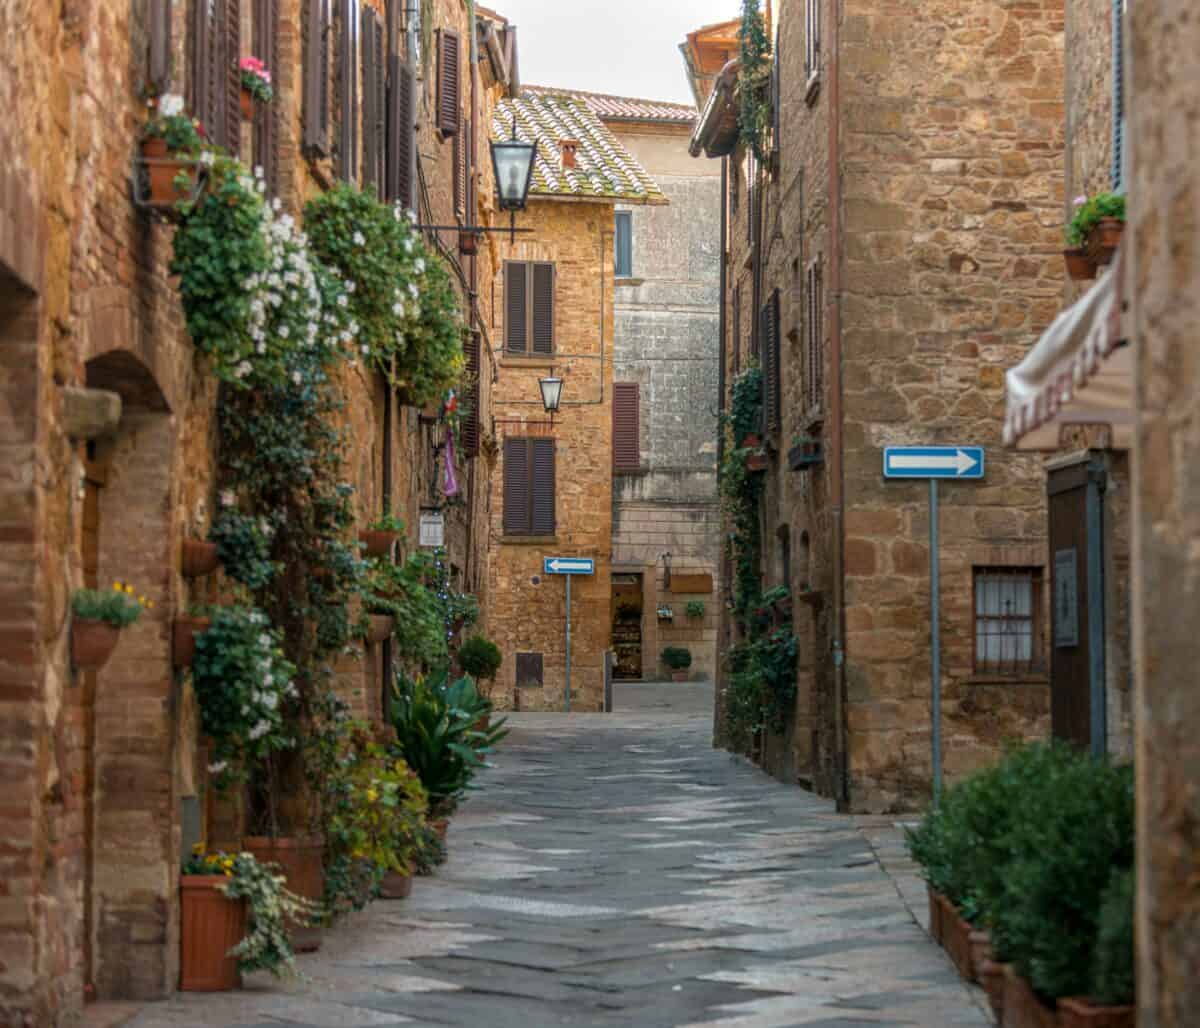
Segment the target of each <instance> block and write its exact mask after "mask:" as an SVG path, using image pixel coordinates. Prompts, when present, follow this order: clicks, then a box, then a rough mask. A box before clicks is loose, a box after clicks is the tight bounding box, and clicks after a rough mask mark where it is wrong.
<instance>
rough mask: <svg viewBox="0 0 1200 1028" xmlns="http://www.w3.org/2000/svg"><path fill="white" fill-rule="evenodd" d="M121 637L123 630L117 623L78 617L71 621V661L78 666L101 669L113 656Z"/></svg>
mask: <svg viewBox="0 0 1200 1028" xmlns="http://www.w3.org/2000/svg"><path fill="white" fill-rule="evenodd" d="M120 638H121V630H120V629H119V628H118V627H117V626H116V625H112V624H109V623H108V622H107V621H95V620H93V619H91V618H80V617H77V618H75V619H74V620H72V622H71V662H72V663H73V664H74V665H75V666H76V667H78V668H86V669H87V670H89V671H96V670H99V669H100V668H102V667H104V665H105V664H106V663H107V662H108V658H109V657H111V656H112V651H113V650H114V649H116V646H117V640H118V639H120Z"/></svg>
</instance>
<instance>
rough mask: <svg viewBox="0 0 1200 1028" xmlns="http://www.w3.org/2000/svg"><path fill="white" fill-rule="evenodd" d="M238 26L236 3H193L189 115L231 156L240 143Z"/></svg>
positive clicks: (212, 0) (227, 0)
mask: <svg viewBox="0 0 1200 1028" xmlns="http://www.w3.org/2000/svg"><path fill="white" fill-rule="evenodd" d="M241 26H242V11H241V4H240V3H239V0H193V3H192V113H193V114H194V115H195V116H196V117H197V118H199V119H200V121H201V122H202V123H203V124H204V127H205V129H206V130H207V132H208V136H209V138H210V139H211V140H212V141H213V142H214V143H216V144H217V145H218V146H223V147H225V149H227V150H229V151H230V152H231V153H232V154H233V155H234V156H237V153H238V150H239V149H240V148H241V141H242V110H241V95H242V76H241V72H240V71H239V70H238V59H239V58H240V57H241Z"/></svg>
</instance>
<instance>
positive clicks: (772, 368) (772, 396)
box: [759, 289, 780, 432]
mask: <svg viewBox="0 0 1200 1028" xmlns="http://www.w3.org/2000/svg"><path fill="white" fill-rule="evenodd" d="M759 347H760V349H761V351H762V369H763V415H764V422H765V425H766V428H767V431H768V432H772V431H777V430H778V429H779V424H780V368H779V360H780V349H779V290H778V289H776V290H774V291H773V292H772V293H771V296H770V299H768V300H767V302H766V303H765V304H763V308H762V312H761V313H760V315H759Z"/></svg>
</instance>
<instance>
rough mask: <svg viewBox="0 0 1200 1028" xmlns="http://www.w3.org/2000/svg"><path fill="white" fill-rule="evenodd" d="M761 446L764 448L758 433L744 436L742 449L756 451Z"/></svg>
mask: <svg viewBox="0 0 1200 1028" xmlns="http://www.w3.org/2000/svg"><path fill="white" fill-rule="evenodd" d="M760 446H762V437H761V436H760V435H758V434H757V433H756V432H750V433H749V434H747V435H744V436H742V442H741V448H742V449H743V450H756V449H758V447H760Z"/></svg>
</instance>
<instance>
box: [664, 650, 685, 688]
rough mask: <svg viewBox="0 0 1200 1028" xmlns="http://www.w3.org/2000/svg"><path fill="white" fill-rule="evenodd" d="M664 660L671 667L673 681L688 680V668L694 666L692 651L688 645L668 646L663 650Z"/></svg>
mask: <svg viewBox="0 0 1200 1028" xmlns="http://www.w3.org/2000/svg"><path fill="white" fill-rule="evenodd" d="M662 662H663V663H664V664H666V665H667V667H669V668H670V669H671V681H673V682H686V681H687V680H688V668H690V667H691V666H692V651H691V650H689V649H688V648H687V647H686V646H666V647H664V648H663V651H662Z"/></svg>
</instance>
